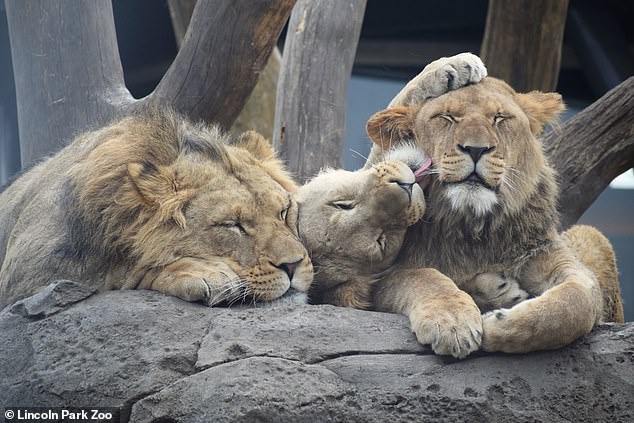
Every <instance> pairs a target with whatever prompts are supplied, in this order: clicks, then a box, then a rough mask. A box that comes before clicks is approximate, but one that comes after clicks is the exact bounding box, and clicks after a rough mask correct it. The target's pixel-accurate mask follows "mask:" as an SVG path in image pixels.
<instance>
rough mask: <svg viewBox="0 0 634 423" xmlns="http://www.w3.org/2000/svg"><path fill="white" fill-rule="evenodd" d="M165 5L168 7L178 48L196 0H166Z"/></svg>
mask: <svg viewBox="0 0 634 423" xmlns="http://www.w3.org/2000/svg"><path fill="white" fill-rule="evenodd" d="M167 5H168V6H169V9H170V17H171V18H172V26H173V27H174V37H176V45H177V46H178V48H180V47H181V44H183V38H185V33H186V32H187V27H188V26H189V21H191V19H192V15H193V14H194V7H196V0H167Z"/></svg>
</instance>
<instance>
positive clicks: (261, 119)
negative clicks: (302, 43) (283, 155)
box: [167, 0, 282, 139]
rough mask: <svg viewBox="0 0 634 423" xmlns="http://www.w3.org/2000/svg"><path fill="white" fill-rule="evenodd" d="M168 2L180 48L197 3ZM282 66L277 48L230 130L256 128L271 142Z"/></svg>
mask: <svg viewBox="0 0 634 423" xmlns="http://www.w3.org/2000/svg"><path fill="white" fill-rule="evenodd" d="M167 3H168V5H169V9H170V16H171V18H172V26H173V27H174V35H175V37H176V45H178V47H179V48H180V46H181V44H182V41H183V38H184V37H185V31H187V27H188V26H189V21H190V20H191V17H192V13H193V12H194V7H195V6H196V0H168V2H167ZM281 63H282V57H281V55H280V52H279V51H278V49H277V48H274V49H273V52H272V53H271V55H270V56H269V60H268V62H267V63H266V66H265V67H264V70H263V71H262V73H261V74H260V77H259V78H258V82H257V84H256V85H255V88H253V92H252V93H251V95H250V96H249V99H248V100H247V103H246V104H245V105H244V108H243V109H242V112H240V115H239V116H238V118H237V119H236V121H235V122H234V123H233V126H232V127H231V131H233V132H236V133H242V132H244V131H246V130H249V129H253V130H255V131H257V132H259V133H260V134H262V135H264V136H265V137H266V138H268V139H271V137H272V136H273V120H274V117H275V94H276V92H277V80H278V78H279V74H280V66H281Z"/></svg>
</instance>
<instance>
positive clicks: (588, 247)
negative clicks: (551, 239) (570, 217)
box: [561, 225, 625, 323]
mask: <svg viewBox="0 0 634 423" xmlns="http://www.w3.org/2000/svg"><path fill="white" fill-rule="evenodd" d="M561 236H562V238H563V239H564V241H565V242H566V244H567V245H568V246H569V247H570V249H571V250H572V252H573V253H574V255H575V256H576V257H577V258H578V259H579V261H581V263H583V264H584V265H585V266H586V267H587V268H588V269H590V270H591V271H592V273H594V275H595V276H596V278H597V280H598V281H599V285H600V286H601V291H602V293H603V321H604V322H617V323H623V322H624V321H625V317H624V315H623V298H622V297H621V288H620V287H619V273H618V270H617V267H616V257H615V255H614V249H613V248H612V244H610V241H609V240H608V239H607V238H606V237H605V236H604V235H603V234H602V233H601V232H599V231H598V230H597V229H595V228H593V227H592V226H586V225H576V226H573V227H571V228H570V229H568V230H567V231H566V232H564V233H562V234H561Z"/></svg>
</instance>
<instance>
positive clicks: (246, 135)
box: [233, 131, 275, 161]
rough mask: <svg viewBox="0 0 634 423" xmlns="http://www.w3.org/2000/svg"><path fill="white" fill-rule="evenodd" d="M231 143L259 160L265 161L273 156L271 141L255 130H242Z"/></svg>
mask: <svg viewBox="0 0 634 423" xmlns="http://www.w3.org/2000/svg"><path fill="white" fill-rule="evenodd" d="M233 145H235V146H236V147H240V148H243V149H245V150H247V151H248V152H249V153H251V155H252V156H253V157H255V158H256V159H259V160H263V161H265V160H271V159H273V158H275V151H274V150H273V147H272V146H271V143H270V142H268V141H267V139H266V138H264V137H263V136H262V135H260V134H259V133H258V132H255V131H246V132H243V133H242V134H240V136H239V137H238V138H236V140H235V141H234V142H233Z"/></svg>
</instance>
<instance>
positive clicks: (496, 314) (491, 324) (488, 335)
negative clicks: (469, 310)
mask: <svg viewBox="0 0 634 423" xmlns="http://www.w3.org/2000/svg"><path fill="white" fill-rule="evenodd" d="M510 315H511V309H506V308H501V309H498V310H493V311H489V312H488V313H485V314H484V315H482V330H483V332H484V339H483V341H482V349H483V350H484V351H504V350H505V348H504V346H505V344H506V343H507V339H506V338H507V337H508V335H509V333H508V332H509V331H508V329H512V328H508V327H507V326H508V320H509V316H510Z"/></svg>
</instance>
